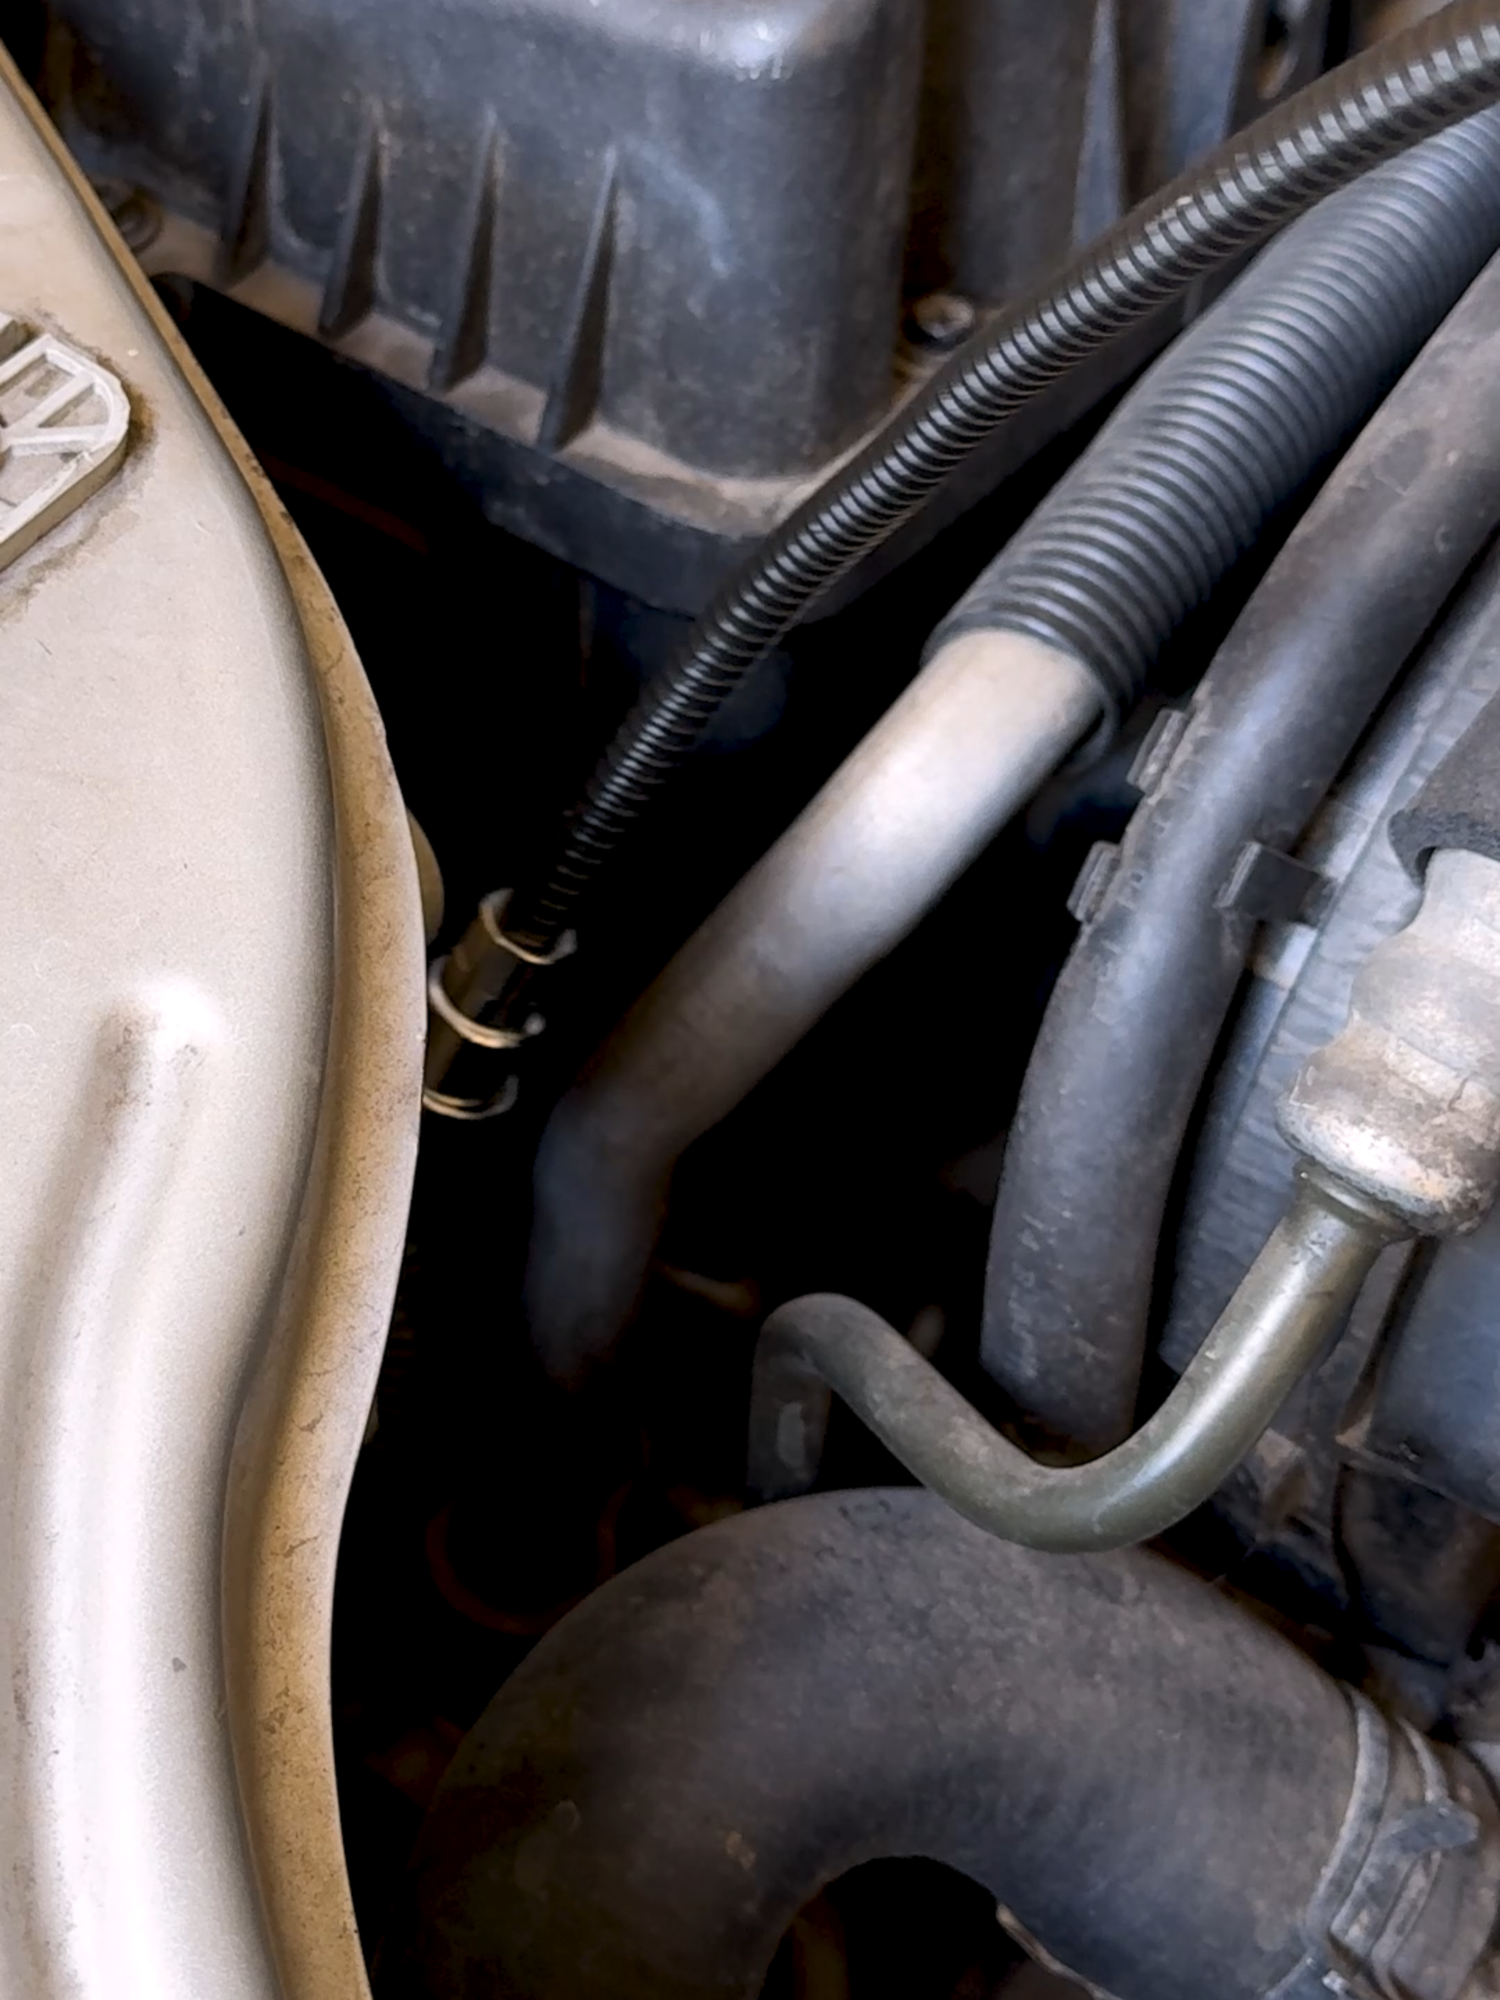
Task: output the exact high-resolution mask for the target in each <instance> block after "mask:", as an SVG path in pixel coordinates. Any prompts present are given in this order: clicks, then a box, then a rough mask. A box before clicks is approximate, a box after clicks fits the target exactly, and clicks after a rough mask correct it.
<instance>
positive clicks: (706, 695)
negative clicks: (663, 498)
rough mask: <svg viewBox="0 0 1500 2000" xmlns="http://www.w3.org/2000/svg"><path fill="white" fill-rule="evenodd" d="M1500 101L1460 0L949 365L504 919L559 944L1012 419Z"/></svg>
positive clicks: (842, 490) (601, 787) (1493, 59)
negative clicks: (801, 647)
mask: <svg viewBox="0 0 1500 2000" xmlns="http://www.w3.org/2000/svg"><path fill="white" fill-rule="evenodd" d="M1497 94H1500V0H1458V4H1455V5H1453V6H1451V7H1448V8H1445V9H1444V10H1443V12H1442V13H1441V14H1439V15H1437V16H1435V17H1434V18H1432V19H1430V20H1428V21H1425V22H1422V23H1419V24H1418V25H1417V26H1415V27H1413V28H1410V29H1408V30H1406V31H1405V32H1403V33H1402V34H1399V35H1396V36H1393V37H1391V38H1390V40H1389V41H1386V42H1383V43H1381V44H1379V45H1378V46H1377V47H1376V48H1374V49H1372V50H1371V51H1369V52H1368V53H1367V54H1366V55H1363V56H1361V57H1359V58H1357V59H1356V60H1355V61H1353V62H1351V63H1349V64H1346V65H1345V66H1343V67H1342V68H1341V69H1338V70H1336V71H1334V72H1332V73H1331V74H1330V75H1329V76H1327V77H1325V78H1323V79H1322V80H1321V81H1320V82H1318V83H1316V84H1313V85H1312V86H1310V87H1309V88H1308V89H1307V90H1305V91H1303V92H1301V93H1299V94H1298V95H1297V96H1296V97H1294V98H1291V99H1290V100H1288V102H1287V103H1286V104H1284V105H1282V106H1281V107H1279V108H1278V109H1276V110H1275V111H1272V112H1271V113H1269V114H1268V115H1267V116H1266V117H1265V118H1263V119H1261V120H1259V121H1258V122H1257V123H1256V124H1254V125H1252V126H1251V127H1249V128H1248V129H1247V130H1246V131H1245V132H1243V133H1241V134H1239V135H1238V136H1237V137H1235V138H1234V139H1232V140H1230V141H1229V142H1228V143H1227V144H1226V145H1224V146H1222V147H1220V148H1218V149H1217V150H1216V151H1215V152H1214V153H1212V154H1210V156H1209V157H1208V158H1207V159H1206V160H1205V161H1203V162H1201V163H1200V164H1199V165H1197V166H1196V167H1194V168H1192V169H1190V170H1189V171H1188V172H1187V173H1186V174H1184V175H1182V176H1180V177H1179V178H1178V179H1177V180H1175V181H1173V182H1172V183H1171V184H1170V185H1169V186H1168V187H1166V188H1165V189H1163V190H1162V191H1160V192H1159V193H1158V194H1156V195H1154V196H1153V197H1151V199H1150V200H1149V201H1147V202H1145V203H1143V204H1142V205H1141V206H1140V207H1139V208H1137V209H1136V210H1135V211H1134V212H1133V213H1132V214H1131V215H1130V216H1128V217H1127V218H1125V220H1124V221H1122V222H1121V223H1120V224H1118V225H1117V226H1116V227H1115V228H1114V229H1113V230H1111V231H1110V232H1109V233H1108V234H1107V235H1106V236H1105V237H1104V238H1103V240H1102V241H1101V242H1100V243H1099V244H1098V245H1097V246H1096V247H1094V248H1092V249H1090V250H1089V251H1087V252H1085V253H1084V254H1083V255H1082V256H1081V257H1080V258H1079V259H1078V260H1077V261H1076V262H1075V263H1074V264H1073V265H1071V266H1070V267H1069V269H1068V270H1067V271H1066V272H1065V274H1064V275H1063V277H1062V278H1061V279H1060V280H1059V281H1058V282H1057V283H1055V284H1054V285H1053V286H1051V287H1050V288H1049V289H1048V290H1046V291H1045V292H1044V293H1042V294H1041V295H1039V296H1036V297H1033V298H1032V299H1030V300H1028V301H1027V302H1026V303H1025V304H1024V305H1022V306H1020V307H1018V308H1015V309H1013V310H1012V311H1010V312H1007V313H1005V314H1004V315H1002V316H1001V318H1000V319H999V321H998V322H997V323H995V324H993V325H992V326H991V327H989V328H987V329H986V330H985V331H984V332H982V333H981V334H980V335H979V336H977V337H976V339H975V340H974V341H973V342H972V343H971V344H970V345H969V346H968V347H967V348H965V349H963V350H961V351H960V353H958V354H957V355H955V356H954V357H953V359H952V360H951V361H950V362H949V363H948V364H947V366H946V367H945V368H944V369H942V370H941V371H940V372H939V374H938V375H937V376H935V377H934V378H933V380H932V381H931V382H930V383H929V384H928V386H927V387H926V388H925V389H924V390H922V391H921V392H920V393H919V394H918V396H917V397H916V398H915V399H914V401H913V402H912V403H911V404H910V405H908V407H907V408H906V409H905V410H904V411H903V412H902V413H901V414H900V415H899V416H898V417H897V418H895V419H894V420H893V421H892V423H891V424H890V425H889V426H887V428H886V429H885V430H884V431H882V432H881V433H880V434H879V435H878V436H877V437H876V438H874V439H873V440H872V441H871V443H870V444H869V445H867V446H866V447H865V448H864V449H863V450H862V451H861V452H859V453H858V454H857V455H856V457H855V458H854V459H853V460H852V461H851V463H850V464H849V465H848V466H847V467H846V468H845V469H844V470H843V471H842V472H841V473H839V474H837V475H836V476H835V477H834V479H832V480H831V481H830V482H828V483H827V484H826V485H825V486H824V487H823V488H822V489H821V490H820V491H819V492H818V493H816V494H814V495H813V496H812V497H811V498H810V499H809V500H808V501H806V502H805V503H804V504H803V506H802V507H800V508H799V509H798V510H797V511H796V513H794V514H793V515H792V516H791V517H790V518H789V519H788V520H787V521H786V522H785V523H783V525H782V526H781V527H780V528H779V529H777V530H776V531H775V533H774V534H772V535H771V536H770V537H768V539H767V541H766V542H765V544H764V546H763V547H762V548H761V550H760V551H759V552H758V554H757V555H756V556H755V558H754V559H753V560H752V562H751V564H750V565H749V567H748V568H747V569H746V570H745V571H744V572H743V573H742V574H741V575H740V577H739V578H738V579H737V580H736V581H735V582H734V583H732V584H731V585H729V586H728V587H727V588H726V590H725V591H724V592H723V593H722V594H721V596H720V597H719V598H718V600H717V601H716V603H715V604H714V605H713V606H712V607H711V608H710V610H709V611H708V612H707V613H706V614H705V616H704V617H703V619H702V620H701V621H700V622H699V624H698V625H697V626H696V628H695V630H694V632H693V635H692V636H691V638H690V639H689V641H688V644H687V648H686V650H685V652H684V654H683V655H682V657H681V659H680V660H679V661H678V663H677V664H676V666H675V667H673V668H672V669H671V670H670V671H669V672H668V673H667V674H666V675H665V676H664V678H663V680H662V681H661V682H660V683H658V684H657V686H656V687H655V688H654V689H653V690H652V692H651V694H650V696H649V697H648V698H647V699H646V700H645V701H644V702H643V704H642V705H641V707H640V708H638V709H637V710H636V712H635V713H634V714H633V715H632V716H631V717H630V718H629V720H628V721H627V722H626V723H625V724H624V726H623V727H622V729H621V730H620V732H619V734H618V735H617V737H616V738H615V741H614V743H613V744H612V745H611V747H610V749H609V751H608V752H607V753H606V755H605V758H604V760H603V762H602V763H601V765H600V767H599V769H598V770H597V771H596V773H595V775H594V778H593V780H592V781H591V783H590V785H589V787H588V791H587V794H586V796H585V798H584V800H583V802H582V803H581V805H580V806H579V807H578V808H577V810H576V811H575V813H574V814H573V815H572V816H571V818H570V820H569V822H568V825H567V828H566V831H565V834H564V838H563V840H562V842H561V844H560V846H559V849H558V851H557V853H556V855H555V857H554V859H553V861H552V863H551V865H550V866H549V867H548V868H547V870H546V871H545V872H544V873H543V874H542V875H541V876H540V877H539V878H538V879H537V880H536V881H535V882H533V883H530V884H527V885H524V886H523V888H522V889H521V890H520V891H519V892H518V893H517V895H516V896H515V897H514V898H513V900H512V902H511V904H510V906H509V908H508V910H507V916H506V927H507V931H508V933H509V934H510V936H511V937H512V938H514V939H515V940H517V941H518V942H519V943H520V944H521V945H523V946H524V947H525V948H527V949H528V950H530V951H534V952H538V953H544V952H546V951H548V950H550V949H551V947H552V946H553V945H555V943H556V942H557V940H558V939H559V938H560V937H561V936H562V935H563V933H564V932H565V931H566V929H567V928H568V926H569V925H570V924H571V923H572V921H573V919H574V915H575V912H576V910H577V907H578V904H579V902H580V899H581V898H582V897H583V895H584V894H585V892H586V891H587V890H588V888H589V887H590V885H591V883H592V882H593V880H594V878H595V876H596V875H597V874H598V873H599V871H600V869H601V868H602V866H603V865H604V863H605V862H606V861H607V860H608V858H609V856H610V855H611V853H612V852H613V851H614V849H615V848H616V846H617V845H618V844H619V842H620V841H621V839H622V838H623V837H624V836H625V834H626V833H627V831H628V830H629V828H630V826H631V825H632V823H633V822H634V821H635V820H636V819H637V818H638V817H639V816H640V815H641V814H642V813H643V812H644V811H645V810H646V809H647V807H648V806H649V803H650V801H651V799H652V797H653V795H654V794H655V793H656V791H657V790H658V789H659V788H660V787H661V785H662V784H663V783H664V782H665V781H666V779H667V778H668V777H669V776H670V775H671V774H672V772H673V771H674V770H675V769H676V768H677V767H678V766H679V765H680V764H681V763H682V762H683V760H684V759H685V758H686V757H687V756H688V755H689V754H690V753H691V751H692V750H693V748H694V747H695V745H696V744H697V742H698V740H699V738H700V737H701V735H702V733H703V731H704V729H705V728H706V726H707V725H708V723H709V722H710V721H711V720H712V718H713V717H714V715H715V714H716V713H717V711H718V709H719V707H720V706H721V705H722V703H723V702H724V701H725V700H726V699H727V698H728V696H729V695H730V694H731V693H732V692H733V691H734V689H735V688H736V687H737V686H738V685H739V683H740V681H741V680H742V679H743V678H744V676H745V674H746V673H747V672H748V671H749V669H750V668H751V667H752V666H754V665H755V664H756V662H757V661H758V660H759V659H760V658H761V657H762V656H763V655H764V654H765V652H766V651H767V650H768V649H769V648H770V647H771V646H772V645H774V644H775V642H776V640H777V639H778V638H780V637H781V635H782V634H783V633H784V632H786V631H787V629H788V628H789V627H790V626H791V625H792V624H793V623H795V622H796V620H797V619H798V617H799V616H800V615H801V613H802V612H803V611H804V610H805V608H806V607H807V605H808V604H809V603H810V601H811V600H812V599H813V598H814V597H815V596H816V595H817V594H818V592H819V591H820V590H822V589H824V588H825V587H826V586H827V585H828V584H830V583H832V582H833V581H834V580H835V579H836V578H838V577H840V576H842V575H844V574H846V573H847V572H848V571H849V570H850V569H852V568H853V566H854V565H855V563H856V562H858V561H859V559H860V558H861V557H862V556H864V555H865V554H866V553H868V551H869V550H871V549H872V548H874V547H876V546H877V545H878V544H879V543H880V542H882V541H883V540H884V539H885V538H886V537H887V536H888V535H889V534H890V533H891V532H892V531H893V530H894V529H895V528H896V527H898V526H899V525H900V524H901V523H902V522H903V521H905V520H906V519H908V518H909V517H910V516H911V515H912V514H913V513H915V512H916V511H917V509H918V508H919V507H920V506H921V505H922V504H923V502H924V501H925V500H927V499H928V498H929V497H930V496H931V495H932V494H933V493H934V492H935V491H936V490H937V489H938V488H939V487H940V486H941V485H942V483H943V482H944V480H945V479H946V478H947V476H948V475H949V474H950V473H951V472H952V471H953V470H954V469H955V468H956V467H957V466H958V465H960V464H961V463H962V462H963V460H964V459H965V458H966V457H967V456H968V454H969V453H970V452H972V451H973V450H974V449H975V448H976V446H978V445H979V444H981V443H982V442H983V441H984V440H985V439H986V438H988V437H989V436H990V435H991V434H992V433H993V432H994V431H995V430H996V429H997V428H998V427H999V426H1000V425H1001V424H1002V423H1004V422H1005V421H1006V419H1007V418H1008V417H1010V416H1012V415H1013V414H1014V413H1015V412H1016V411H1017V410H1018V409H1020V408H1021V407H1022V406H1023V405H1024V404H1026V403H1027V402H1028V401H1030V400H1031V399H1032V398H1033V397H1034V396H1036V395H1037V394H1039V393H1040V392H1041V391H1042V390H1043V389H1045V388H1047V387H1048V386H1049V385H1050V384H1051V383H1053V382H1055V381H1057V380H1058V379H1059V378H1060V377H1061V376H1063V375H1065V374H1066V373H1067V372H1068V371H1069V370H1070V369H1072V368H1074V367H1076V366H1077V365H1078V364H1079V363H1080V362H1081V361H1083V360H1084V359H1086V358H1087V357H1088V356H1090V355H1092V354H1095V353H1097V352H1098V351H1099V350H1100V349H1101V348H1103V347H1105V346H1106V345H1108V344H1109V343H1110V342H1111V341H1113V340H1115V339H1117V338H1119V337H1120V335H1122V334H1123V333H1125V332H1126V331H1127V330H1128V329H1130V328H1131V327H1134V326H1136V325H1138V324H1139V323H1140V322H1141V321H1142V320H1144V319H1145V318H1147V317H1148V316H1149V315H1150V314H1151V313H1153V312H1155V311H1157V310H1158V309H1159V308H1160V307H1162V306H1163V305H1165V304H1167V303H1168V302H1169V301H1170V300H1172V299H1174V298H1176V297H1178V296H1180V295H1181V294H1182V293H1183V292H1184V291H1185V290H1186V289H1187V288H1188V287H1189V286H1190V285H1191V284H1192V283H1193V282H1194V281H1195V280H1196V279H1198V278H1200V277H1202V276H1203V275H1204V274H1205V273H1207V272H1209V271H1212V270H1214V269H1216V268H1218V267H1219V266H1221V265H1223V264H1224V263H1225V262H1227V261H1228V260H1230V259H1231V258H1233V257H1235V256H1237V255H1238V254H1240V253H1241V252H1243V251H1245V250H1247V249H1249V248H1251V247H1253V246H1254V245H1255V244H1257V243H1259V242H1261V241H1263V240H1264V239H1265V238H1266V237H1267V236H1269V235H1270V234H1271V233H1272V232H1273V231H1274V230H1275V229H1277V228H1278V227H1280V226H1281V225H1282V224H1283V223H1285V222H1287V221H1289V220H1290V219H1291V218H1292V217H1293V216H1295V215H1298V214H1300V213H1301V212H1302V211H1303V210H1305V209H1307V208H1309V207H1310V206H1311V205H1312V204H1313V203H1314V202H1316V201H1317V200H1319V199H1320V198H1321V197H1322V196H1323V195H1325V194H1328V193H1330V192H1332V191H1333V190H1334V189H1335V188H1337V187H1340V186H1342V185H1343V184H1345V183H1346V182H1348V181H1350V180H1352V179H1354V178H1356V177H1357V176H1359V175H1360V174H1363V173H1364V172H1366V171H1367V170H1368V169H1369V168H1371V167H1373V166H1375V165H1377V164H1379V162H1380V161H1382V160H1384V159H1387V158H1389V157H1391V156H1392V155H1393V154H1396V153H1400V152H1403V151H1405V150H1406V149H1407V148H1408V147H1410V146H1412V145H1413V144H1415V143H1416V142H1417V141H1418V140H1420V139H1422V138H1425V137H1426V136H1428V135H1429V134H1431V133H1433V132H1436V131H1438V130H1441V129H1442V128H1444V127H1447V126H1450V125H1453V124H1456V123H1457V122H1458V121H1459V120H1461V119H1463V118H1465V117H1467V116H1468V115H1469V114H1471V113H1472V112H1475V111H1477V110H1480V109H1481V108H1482V107H1484V106H1485V105H1487V104H1489V103H1490V102H1491V101H1492V100H1493V99H1494V98H1495V96H1496V95H1497Z"/></svg>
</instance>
